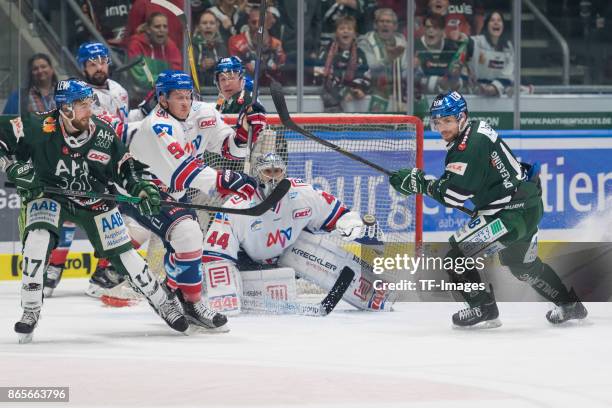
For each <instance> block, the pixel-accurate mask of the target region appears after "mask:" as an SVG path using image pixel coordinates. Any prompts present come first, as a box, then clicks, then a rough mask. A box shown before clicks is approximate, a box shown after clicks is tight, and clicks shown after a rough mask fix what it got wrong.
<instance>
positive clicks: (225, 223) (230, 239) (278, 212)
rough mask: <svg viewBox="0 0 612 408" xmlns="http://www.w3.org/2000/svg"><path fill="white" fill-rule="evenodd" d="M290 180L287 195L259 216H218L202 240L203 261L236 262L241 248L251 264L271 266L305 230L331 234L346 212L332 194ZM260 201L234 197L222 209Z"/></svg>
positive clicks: (222, 214)
mask: <svg viewBox="0 0 612 408" xmlns="http://www.w3.org/2000/svg"><path fill="white" fill-rule="evenodd" d="M289 180H290V181H291V188H290V189H289V192H287V194H285V196H284V197H283V198H282V199H281V200H280V201H279V203H278V204H277V205H276V206H275V207H274V208H273V209H271V210H269V211H267V212H266V213H265V214H263V215H262V216H260V217H250V216H246V215H236V214H224V213H217V214H216V215H215V218H214V220H213V222H212V224H211V226H210V228H209V230H208V233H207V234H206V238H205V239H204V256H203V259H204V261H205V262H211V261H217V260H223V259H225V260H230V261H233V262H236V260H237V256H238V250H239V249H240V248H242V249H243V250H244V251H245V252H246V253H247V255H249V257H250V258H251V259H253V260H254V261H257V262H261V263H274V262H275V261H276V258H278V257H279V256H280V255H281V254H282V253H283V251H284V250H285V249H286V248H288V247H289V246H291V245H292V244H293V243H295V241H296V240H297V239H298V237H299V235H300V234H301V233H302V231H303V230H304V229H308V230H310V231H313V232H315V231H321V230H322V231H327V232H330V231H332V230H333V229H335V227H336V221H338V219H339V218H340V217H341V216H342V215H344V214H345V213H347V212H349V210H348V209H347V208H346V207H345V206H344V205H343V204H342V203H341V202H340V201H339V200H338V199H337V198H336V197H334V196H333V195H331V194H329V193H327V192H325V191H321V190H315V189H314V188H313V187H312V185H310V184H307V183H304V182H303V181H301V180H299V179H289ZM261 201H262V198H261V197H260V196H259V195H258V194H256V195H255V196H254V197H253V198H252V199H251V200H249V201H246V200H242V199H241V198H239V197H236V196H234V197H232V198H231V199H230V200H228V201H227V202H226V203H225V204H224V207H229V208H248V207H252V206H254V205H257V204H259V203H260V202H261Z"/></svg>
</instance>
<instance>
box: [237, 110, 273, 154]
mask: <svg viewBox="0 0 612 408" xmlns="http://www.w3.org/2000/svg"><path fill="white" fill-rule="evenodd" d="M237 123H238V124H237V125H236V126H237V127H236V136H235V139H234V140H235V142H236V145H237V146H243V145H245V144H246V143H247V141H248V139H249V126H251V127H253V140H252V142H253V144H255V142H256V141H257V138H258V137H259V134H260V133H261V131H262V130H263V128H264V126H265V125H266V109H265V108H264V107H263V105H262V104H260V103H258V102H253V103H252V104H251V105H249V106H248V107H247V108H246V109H243V110H242V111H240V114H239V115H238V122H237Z"/></svg>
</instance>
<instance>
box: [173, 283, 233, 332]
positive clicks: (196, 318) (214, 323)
mask: <svg viewBox="0 0 612 408" xmlns="http://www.w3.org/2000/svg"><path fill="white" fill-rule="evenodd" d="M177 294H178V295H177V297H178V299H179V300H180V302H181V304H182V305H183V309H184V310H185V317H186V318H187V320H188V321H189V322H190V323H191V324H192V325H195V326H198V328H201V329H205V330H206V331H207V332H217V333H225V332H228V331H229V327H228V326H227V317H226V316H225V315H223V314H221V313H218V312H216V311H215V310H213V309H210V308H208V307H207V306H206V305H205V304H204V302H202V301H201V300H200V301H198V302H188V301H186V300H185V299H184V298H183V295H182V293H181V292H180V291H178V292H177Z"/></svg>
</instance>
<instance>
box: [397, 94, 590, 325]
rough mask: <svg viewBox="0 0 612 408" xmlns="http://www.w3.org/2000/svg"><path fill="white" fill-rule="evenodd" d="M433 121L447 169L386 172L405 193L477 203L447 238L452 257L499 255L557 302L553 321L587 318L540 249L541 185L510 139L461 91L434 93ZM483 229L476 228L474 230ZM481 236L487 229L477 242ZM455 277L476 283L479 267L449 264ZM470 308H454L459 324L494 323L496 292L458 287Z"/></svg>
mask: <svg viewBox="0 0 612 408" xmlns="http://www.w3.org/2000/svg"><path fill="white" fill-rule="evenodd" d="M430 114H431V123H432V128H434V129H435V130H436V131H438V132H440V134H441V135H442V138H443V139H444V141H445V142H446V143H447V146H446V149H447V151H448V153H447V154H446V160H445V166H446V168H445V172H444V174H443V175H442V177H440V178H439V179H434V178H428V177H426V176H425V174H424V172H423V170H421V169H418V168H408V169H402V170H399V171H397V172H395V173H393V175H392V176H391V177H390V183H391V185H392V186H393V187H394V188H395V189H396V190H397V191H399V192H400V193H402V194H406V195H409V194H426V195H427V196H429V197H431V198H433V199H434V200H436V201H438V202H440V203H442V204H443V205H445V206H447V207H462V206H463V204H464V203H465V202H466V201H467V200H471V201H472V203H473V204H474V210H475V212H476V215H475V216H474V217H473V218H472V219H471V220H470V221H468V222H467V223H466V225H465V226H464V227H463V228H461V229H460V230H458V231H457V232H455V234H453V235H452V236H451V237H450V239H449V241H450V245H451V248H452V249H451V251H450V253H449V255H448V256H451V257H477V256H481V255H483V254H487V255H491V254H494V253H498V254H499V259H500V262H501V263H502V264H503V265H505V266H507V267H509V269H510V271H511V272H512V274H513V275H514V276H515V277H516V278H518V279H519V280H521V281H525V282H527V283H529V284H530V285H531V287H532V288H533V289H535V290H536V291H537V292H538V293H539V294H540V295H541V296H542V297H544V298H545V299H546V300H548V301H550V302H552V303H554V304H555V307H554V308H553V309H552V310H550V311H549V312H548V313H547V314H546V318H547V319H548V321H549V322H551V323H553V324H558V323H562V322H565V321H567V320H570V319H584V318H585V317H586V316H587V310H586V309H585V307H584V306H583V305H582V303H581V302H580V301H579V300H578V297H577V296H576V294H575V293H574V290H573V289H572V290H569V291H568V290H567V288H566V287H565V285H564V284H563V283H562V282H561V279H560V278H559V276H558V275H557V274H556V273H555V271H554V270H553V269H552V268H551V267H550V266H549V265H547V264H545V263H543V262H542V261H541V260H540V258H538V256H537V242H538V241H537V236H538V223H539V222H540V220H541V218H542V215H543V204H542V197H541V196H542V191H541V187H540V184H539V182H538V178H537V177H529V176H528V174H527V173H528V167H529V166H528V165H521V163H519V162H518V161H517V159H516V158H515V157H514V155H513V153H512V151H511V150H510V148H509V147H508V145H507V144H506V143H505V142H504V141H503V140H502V139H501V137H500V136H499V135H498V134H497V132H496V131H495V130H493V129H492V128H491V127H490V126H489V124H488V123H486V122H484V121H468V109H467V104H466V101H465V99H464V98H463V96H461V95H460V94H459V93H458V92H449V93H446V94H440V95H438V96H437V97H436V98H435V99H434V101H433V103H432V105H431V108H430ZM479 232H480V233H479ZM479 236H488V237H489V238H488V239H485V240H483V239H482V238H481V239H480V241H479V240H478V237H479ZM448 273H449V275H450V277H451V280H452V281H454V282H464V283H480V282H481V281H480V276H479V273H478V271H477V270H476V269H472V270H468V271H466V272H464V273H463V274H459V273H456V272H455V271H448ZM461 293H462V295H463V297H464V298H465V300H466V302H467V303H468V305H469V307H468V308H466V309H463V310H460V311H459V312H458V313H455V314H454V315H453V323H454V325H456V326H459V327H470V326H472V327H473V326H478V327H498V326H499V325H501V323H500V321H499V320H498V314H499V312H498V309H497V304H496V302H495V299H494V296H493V291H492V290H491V292H487V291H473V292H471V293H465V292H461Z"/></svg>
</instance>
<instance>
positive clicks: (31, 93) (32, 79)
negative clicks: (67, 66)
mask: <svg viewBox="0 0 612 408" xmlns="http://www.w3.org/2000/svg"><path fill="white" fill-rule="evenodd" d="M28 73H29V74H28V82H27V86H26V88H25V89H24V90H23V91H22V95H23V96H24V97H25V98H24V100H23V101H22V103H21V111H22V112H23V111H24V110H27V111H28V112H47V111H50V110H52V109H55V101H54V100H53V95H54V89H55V85H56V84H57V75H56V74H55V70H54V69H53V65H52V64H51V58H49V56H48V55H47V54H34V55H32V56H31V57H30V59H29V60H28ZM19 105H20V99H19V91H15V92H13V93H11V95H10V96H9V98H8V100H7V101H6V105H5V106H4V111H3V112H2V113H4V114H5V115H17V114H19V112H20V109H19V108H20V106H19Z"/></svg>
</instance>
